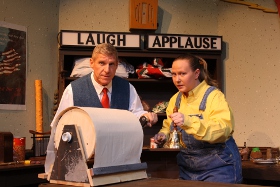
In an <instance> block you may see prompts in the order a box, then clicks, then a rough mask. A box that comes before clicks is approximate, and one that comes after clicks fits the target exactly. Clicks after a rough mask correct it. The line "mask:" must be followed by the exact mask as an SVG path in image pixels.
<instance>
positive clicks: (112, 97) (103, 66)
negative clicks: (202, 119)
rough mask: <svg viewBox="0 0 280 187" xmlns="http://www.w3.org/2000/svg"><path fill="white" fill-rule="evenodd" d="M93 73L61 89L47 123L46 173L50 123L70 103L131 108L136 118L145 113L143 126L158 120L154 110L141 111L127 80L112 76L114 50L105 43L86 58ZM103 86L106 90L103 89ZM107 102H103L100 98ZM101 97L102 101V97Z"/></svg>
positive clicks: (51, 155) (51, 145)
mask: <svg viewBox="0 0 280 187" xmlns="http://www.w3.org/2000/svg"><path fill="white" fill-rule="evenodd" d="M90 66H91V68H92V69H93V72H92V73H90V74H88V75H85V76H84V77H81V78H79V79H77V80H75V81H73V82H71V83H70V84H69V85H68V86H67V87H66V88H65V90H64V92H63V95H62V98H61V101H60V104H59V107H58V110H57V112H56V115H55V117H54V119H53V121H52V123H51V127H52V134H51V137H50V141H49V145H48V149H47V157H46V162H45V172H46V173H48V172H49V169H50V165H51V164H53V162H54V156H55V152H54V142H53V140H54V133H55V127H54V125H55V124H54V123H55V121H56V118H57V116H58V115H59V114H60V112H61V111H63V110H64V109H66V108H68V107H71V106H80V107H98V108H102V107H103V108H115V109H123V110H128V111H131V112H132V113H133V114H135V115H136V116H137V117H138V118H140V117H142V116H145V117H146V118H147V121H148V122H147V125H148V126H150V127H151V126H152V125H153V124H155V123H156V122H157V120H158V118H157V115H156V114H155V113H150V112H147V111H144V109H143V106H142V104H141V100H140V98H139V96H138V94H137V92H136V90H135V88H134V87H133V85H131V84H130V83H129V82H128V81H127V80H125V79H123V78H120V77H117V76H115V74H116V70H117V67H118V53H117V50H116V49H115V47H114V46H113V45H111V44H109V43H103V44H99V45H97V46H96V47H95V48H94V50H93V53H92V58H91V59H90ZM104 88H106V89H105V90H106V91H103V90H104ZM105 98H106V99H107V103H103V100H104V99H105ZM106 99H105V100H106Z"/></svg>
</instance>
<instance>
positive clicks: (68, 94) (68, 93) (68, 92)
mask: <svg viewBox="0 0 280 187" xmlns="http://www.w3.org/2000/svg"><path fill="white" fill-rule="evenodd" d="M91 81H92V84H93V85H94V87H95V90H96V92H97V95H98V97H99V100H100V101H101V98H102V96H103V92H102V90H103V88H104V86H102V85H100V84H98V83H97V82H96V81H95V80H94V78H93V73H92V74H91ZM106 88H107V89H108V92H107V94H108V97H109V102H111V95H112V82H111V83H109V85H107V86H106ZM129 90H130V98H129V109H128V110H129V111H130V112H132V113H133V114H135V115H136V116H137V117H138V118H140V116H142V115H143V114H144V113H147V111H144V109H143V106H142V103H141V100H140V98H139V96H138V94H137V92H136V90H135V88H134V86H133V85H132V84H130V83H129ZM72 106H74V100H73V91H72V86H71V84H69V85H68V86H67V87H66V88H65V90H64V92H63V94H62V97H61V100H60V104H59V107H58V109H57V111H56V114H55V116H54V120H53V121H52V123H51V127H52V126H53V123H54V121H55V119H56V117H57V116H58V115H59V114H60V112H61V111H63V110H64V109H66V108H68V107H72Z"/></svg>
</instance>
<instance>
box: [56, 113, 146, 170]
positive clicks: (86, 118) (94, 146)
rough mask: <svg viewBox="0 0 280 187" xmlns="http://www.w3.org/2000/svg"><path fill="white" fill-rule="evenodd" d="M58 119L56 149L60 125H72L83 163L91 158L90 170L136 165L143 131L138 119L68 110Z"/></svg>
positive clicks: (123, 115) (140, 149) (60, 131)
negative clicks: (80, 145)
mask: <svg viewBox="0 0 280 187" xmlns="http://www.w3.org/2000/svg"><path fill="white" fill-rule="evenodd" d="M61 116H62V117H61V118H60V119H59V121H58V123H57V125H56V133H55V147H56V148H57V149H59V142H60V140H61V136H62V130H63V127H64V125H71V124H76V125H77V126H78V129H79V133H80V136H81V140H82V144H83V148H84V150H85V157H86V159H88V158H91V157H93V156H94V168H97V167H107V166H116V165H125V164H135V163H140V156H141V152H142V146H143V130H142V127H141V124H140V122H139V119H138V118H137V117H136V116H135V115H134V114H132V113H131V112H129V111H126V110H117V109H107V108H91V107H71V108H68V109H66V110H64V111H63V112H62V113H61Z"/></svg>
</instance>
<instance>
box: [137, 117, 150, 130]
mask: <svg viewBox="0 0 280 187" xmlns="http://www.w3.org/2000/svg"><path fill="white" fill-rule="evenodd" d="M139 121H140V123H141V126H142V128H145V127H147V126H148V125H147V123H148V122H149V119H148V118H147V117H146V116H141V117H140V119H139Z"/></svg>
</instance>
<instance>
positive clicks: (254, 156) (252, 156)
mask: <svg viewBox="0 0 280 187" xmlns="http://www.w3.org/2000/svg"><path fill="white" fill-rule="evenodd" d="M262 158H263V155H262V152H261V151H260V148H258V147H254V148H253V149H252V151H251V153H250V159H252V160H254V159H262Z"/></svg>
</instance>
